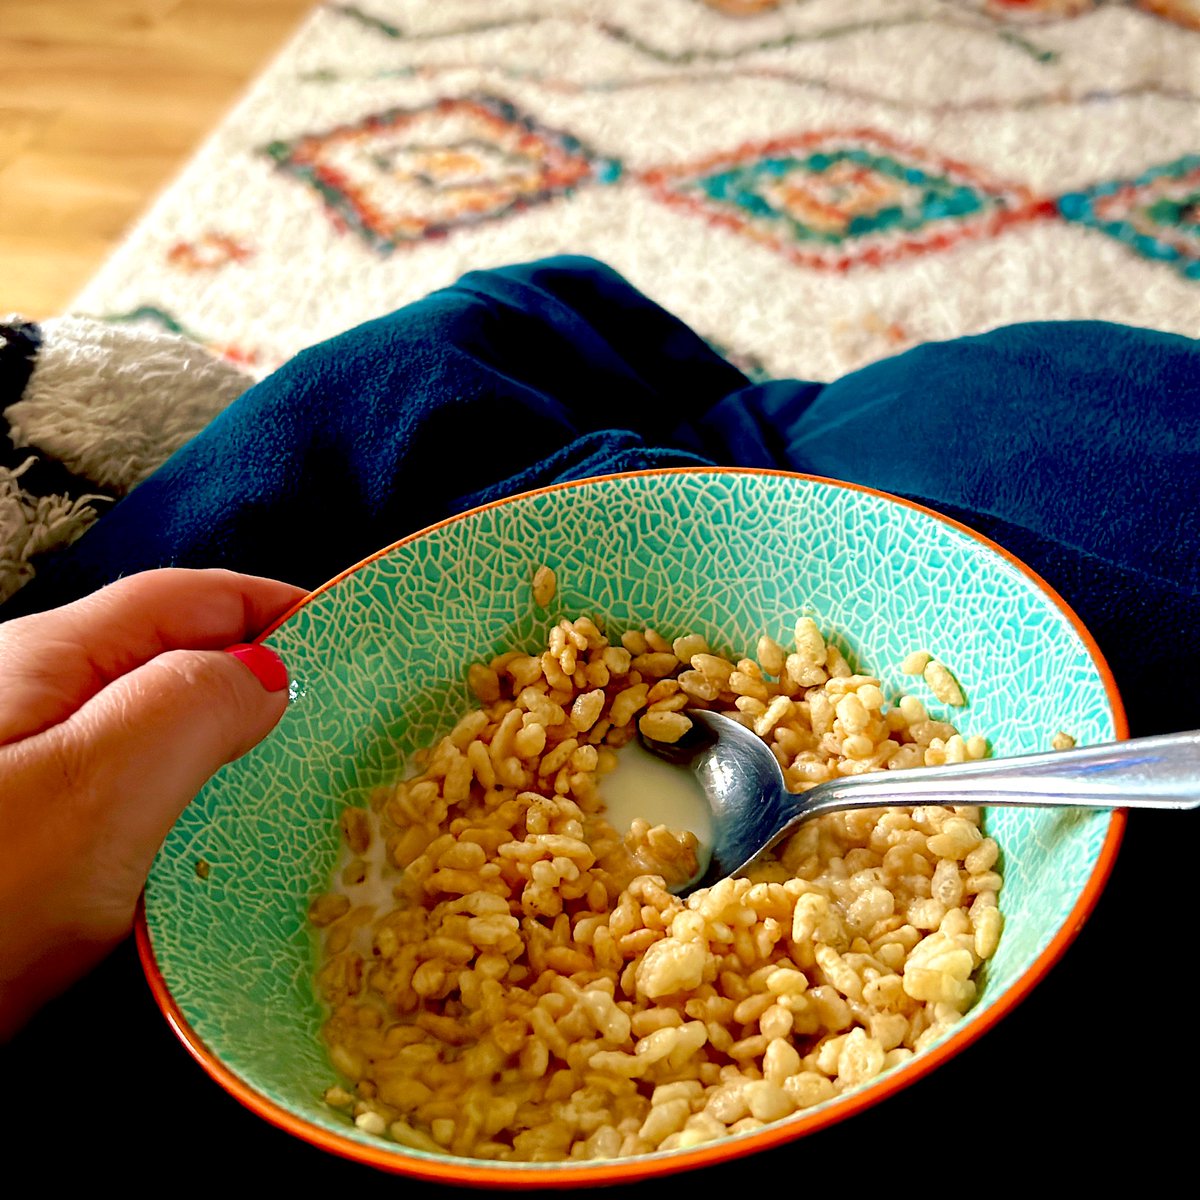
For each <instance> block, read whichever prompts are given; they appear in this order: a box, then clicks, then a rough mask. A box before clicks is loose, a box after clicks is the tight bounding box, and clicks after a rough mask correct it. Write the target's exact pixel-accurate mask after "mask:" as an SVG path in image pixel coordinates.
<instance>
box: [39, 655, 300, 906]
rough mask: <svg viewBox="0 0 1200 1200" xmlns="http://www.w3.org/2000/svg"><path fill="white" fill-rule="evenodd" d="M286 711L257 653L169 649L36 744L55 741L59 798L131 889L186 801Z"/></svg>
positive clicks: (272, 663) (279, 678) (278, 667)
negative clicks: (87, 826) (61, 778)
mask: <svg viewBox="0 0 1200 1200" xmlns="http://www.w3.org/2000/svg"><path fill="white" fill-rule="evenodd" d="M286 707H287V670H286V668H285V667H284V665H283V662H282V661H281V660H280V658H279V656H278V655H277V654H275V652H274V651H272V650H270V649H268V648H267V647H266V646H262V645H239V646H232V647H230V648H229V650H228V651H219V650H172V651H168V652H167V653H165V654H160V655H158V656H157V657H156V658H154V659H151V660H150V661H149V662H147V663H145V664H143V665H142V666H140V667H138V668H137V669H136V670H133V671H130V672H128V673H127V674H125V675H122V676H121V677H120V678H118V679H116V680H114V681H113V682H112V683H110V684H109V685H108V686H107V687H105V688H104V689H103V690H101V691H100V692H98V693H97V694H96V695H95V696H93V697H92V698H91V699H90V700H89V701H88V702H87V703H86V704H84V705H83V707H81V708H80V709H78V710H77V711H76V712H75V713H74V714H73V715H72V716H71V717H70V718H69V719H68V720H66V721H63V722H61V723H60V724H59V725H57V726H55V727H54V728H53V729H51V730H47V731H46V734H44V735H42V736H43V737H46V736H56V740H57V741H58V747H57V748H58V751H59V759H60V762H61V763H62V764H63V768H64V773H65V775H66V777H67V782H68V788H67V791H68V792H69V793H70V794H72V796H73V798H74V799H75V800H76V802H77V803H79V804H82V805H83V807H84V808H85V809H86V810H88V811H85V812H82V813H78V814H77V815H78V816H79V817H80V818H81V819H83V820H88V821H91V822H94V823H95V824H93V826H92V828H94V829H103V830H104V835H103V841H104V843H105V844H106V848H107V851H108V853H107V854H105V853H103V852H102V853H101V854H100V857H101V858H109V859H110V862H109V866H110V867H111V868H112V869H113V870H114V872H115V875H116V876H117V878H120V877H122V876H124V878H125V879H126V880H127V881H128V882H129V883H130V884H133V885H135V886H136V889H138V890H140V888H141V885H142V883H143V882H144V880H145V876H146V874H147V873H148V872H149V869H150V864H151V862H152V861H153V858H154V855H155V854H156V853H157V851H158V848H159V846H160V845H161V844H162V841H163V839H164V838H165V837H166V835H167V833H168V831H169V830H170V828H171V826H172V825H173V824H174V822H175V820H176V818H177V817H178V816H179V814H180V813H181V812H182V811H183V809H184V808H185V807H186V806H187V804H188V802H189V801H190V800H191V799H192V798H193V797H194V796H195V795H196V793H197V792H198V791H199V790H200V789H201V788H202V787H203V786H204V784H205V783H206V782H207V781H208V779H209V778H210V777H211V776H212V775H213V774H214V773H215V772H216V771H217V770H218V769H219V768H220V767H222V766H224V764H225V763H227V762H231V761H232V760H233V759H235V758H238V757H239V756H241V755H242V754H244V753H245V752H246V751H247V750H249V749H250V748H251V747H252V746H255V745H257V744H258V743H259V742H260V741H261V740H262V739H263V738H264V737H265V736H266V735H267V734H268V733H269V732H270V731H271V729H273V728H274V726H275V724H276V723H277V722H278V720H279V718H280V717H281V716H282V715H283V712H284V709H285V708H286ZM96 849H97V850H98V851H101V850H102V848H101V847H99V846H97V847H96ZM97 865H100V864H97ZM130 872H131V873H132V875H133V876H135V877H136V878H130V875H129V874H127V873H130ZM113 882H114V883H115V882H117V880H116V879H114V880H113ZM134 895H135V897H136V891H135V893H134Z"/></svg>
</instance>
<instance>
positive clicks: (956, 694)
mask: <svg viewBox="0 0 1200 1200" xmlns="http://www.w3.org/2000/svg"><path fill="white" fill-rule="evenodd" d="M922 673H923V674H924V676H925V682H926V683H927V684H929V689H930V691H932V692H933V694H934V695H935V696H936V697H937V698H938V699H939V700H940V701H941V702H942V703H943V704H949V705H950V707H951V708H962V707H963V705H965V704H966V702H967V698H966V697H965V696H964V695H963V690H962V688H961V687H960V686H959V683H958V680H957V679H955V678H954V676H953V675H951V674H950V672H949V670H948V669H947V668H946V666H945V665H944V664H943V663H940V662H938V660H937V659H936V658H934V659H930V661H929V662H928V663H926V664H925V670H924V671H923V672H922Z"/></svg>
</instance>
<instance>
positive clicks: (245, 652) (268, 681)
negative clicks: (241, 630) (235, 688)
mask: <svg viewBox="0 0 1200 1200" xmlns="http://www.w3.org/2000/svg"><path fill="white" fill-rule="evenodd" d="M225 653H226V654H232V655H233V657H234V658H236V659H237V660H238V661H239V662H242V663H244V664H245V665H246V666H247V667H249V668H250V670H251V671H253V672H254V677H255V679H257V680H258V682H259V683H261V684H262V685H263V687H264V688H266V689H267V691H268V692H282V691H283V689H284V688H285V687H287V685H288V673H287V667H285V666H284V665H283V659H282V658H280V657H279V655H278V654H276V653H275V651H274V650H269V649H268V648H267V647H266V646H262V645H260V644H258V643H257V642H241V643H239V644H238V645H236V646H226V647H225Z"/></svg>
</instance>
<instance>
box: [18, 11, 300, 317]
mask: <svg viewBox="0 0 1200 1200" xmlns="http://www.w3.org/2000/svg"><path fill="white" fill-rule="evenodd" d="M312 7H313V0H38V2H37V3H29V0H0V314H3V313H7V312H20V313H22V314H24V315H26V316H29V317H33V318H38V317H46V316H50V315H53V314H54V313H56V312H61V311H62V309H63V307H64V306H65V305H66V304H67V303H68V302H69V300H70V298H71V297H72V296H73V295H74V294H75V293H76V292H77V291H78V290H79V289H80V288H81V287H82V286H83V284H84V283H85V282H86V281H87V279H88V278H89V277H90V276H91V275H92V274H93V273H94V272H95V271H96V269H97V268H98V267H99V266H100V264H101V263H102V262H103V261H104V259H105V258H106V257H107V256H108V255H109V253H111V251H112V249H113V247H114V246H115V245H116V244H117V242H118V241H119V240H120V238H121V237H122V236H123V234H124V232H125V231H126V229H127V228H128V227H129V226H130V225H131V224H132V223H133V222H134V221H135V220H136V219H137V217H138V216H139V214H140V213H141V212H142V211H143V210H144V209H145V207H146V205H147V204H148V203H149V202H150V201H151V200H152V199H153V198H154V196H155V195H156V194H157V193H158V192H159V191H160V190H161V189H162V188H163V187H164V186H165V185H166V184H167V183H168V182H169V181H170V180H171V179H172V178H173V177H174V175H175V174H176V173H177V172H178V171H179V169H180V168H181V167H182V165H183V164H184V162H186V161H187V159H188V158H189V157H190V155H191V154H192V153H193V151H194V150H195V149H196V147H197V146H198V145H199V143H200V142H201V141H202V140H203V139H204V137H205V136H206V135H207V133H208V132H209V131H210V130H211V129H212V128H213V126H214V125H216V123H217V122H218V121H219V120H220V119H221V117H222V116H223V115H224V113H225V112H226V111H227V110H228V108H229V106H230V105H231V104H233V103H234V101H235V100H236V99H237V97H238V96H239V95H240V94H241V93H242V91H243V90H244V89H245V87H246V86H247V84H248V83H249V82H250V81H251V80H252V79H253V78H254V77H255V76H256V75H257V74H258V73H259V72H260V71H261V70H262V69H263V67H264V66H265V65H266V64H267V62H268V61H269V60H270V59H271V57H272V56H273V55H274V54H275V53H276V52H277V51H278V49H279V47H280V46H281V45H282V43H283V42H284V40H285V39H286V38H287V37H288V36H289V35H290V34H291V32H292V31H293V30H294V29H295V27H296V25H297V24H298V23H299V22H300V20H301V19H302V18H303V17H304V16H305V15H306V14H307V13H308V12H309V11H310V10H311V8H312Z"/></svg>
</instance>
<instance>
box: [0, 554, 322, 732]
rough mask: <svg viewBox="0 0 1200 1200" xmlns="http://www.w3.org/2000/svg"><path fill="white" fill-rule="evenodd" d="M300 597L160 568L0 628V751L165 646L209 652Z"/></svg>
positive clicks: (248, 633) (255, 629)
mask: <svg viewBox="0 0 1200 1200" xmlns="http://www.w3.org/2000/svg"><path fill="white" fill-rule="evenodd" d="M306 594H307V593H306V592H305V591H304V589H303V588H298V587H293V586H292V585H291V584H289V583H280V582H279V581H278V580H275V579H263V578H260V577H258V576H254V575H239V574H236V573H235V572H233V571H220V570H208V571H191V570H182V569H177V568H167V569H164V570H159V571H145V572H143V573H141V574H138V575H130V576H128V577H127V578H125V579H121V580H118V581H117V582H116V583H113V584H110V585H109V586H108V587H106V588H102V589H101V590H100V591H98V592H93V593H92V594H91V595H90V596H85V597H84V598H83V599H82V600H76V601H75V602H74V603H72V604H67V605H64V606H63V607H62V608H56V609H52V610H50V611H49V612H44V613H35V614H33V615H32V616H28V617H18V618H17V619H16V620H13V621H8V622H5V623H3V624H0V745H4V744H6V743H8V742H14V741H17V740H18V739H19V738H23V737H29V736H30V735H32V734H35V733H40V732H41V731H42V730H43V729H48V728H49V727H50V726H52V725H56V724H57V723H58V722H59V721H62V720H65V719H66V718H67V717H68V716H70V715H71V713H73V712H74V711H75V710H76V709H77V708H79V706H80V705H81V704H83V703H84V702H85V701H87V700H89V699H91V697H92V696H94V695H95V694H96V693H97V692H99V691H100V690H101V689H102V688H104V687H106V686H107V685H108V684H109V683H111V682H112V681H113V680H114V679H118V678H120V677H121V676H122V675H125V674H126V673H128V672H129V671H132V670H133V669H134V668H135V667H139V666H141V665H142V664H143V663H145V662H149V661H150V659H152V658H154V657H156V656H157V655H159V654H162V653H164V652H165V651H167V650H219V649H223V648H224V647H225V646H229V645H231V644H233V643H234V642H243V641H247V640H249V639H250V638H252V637H253V636H254V635H255V634H257V633H259V632H260V631H261V630H263V629H265V628H266V627H267V626H268V625H270V624H271V622H272V621H274V620H275V619H276V618H278V617H280V616H282V615H283V613H285V612H286V611H287V610H288V609H289V608H291V607H292V605H294V604H296V603H297V602H298V601H299V600H301V599H303V598H304V596H305V595H306Z"/></svg>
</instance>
